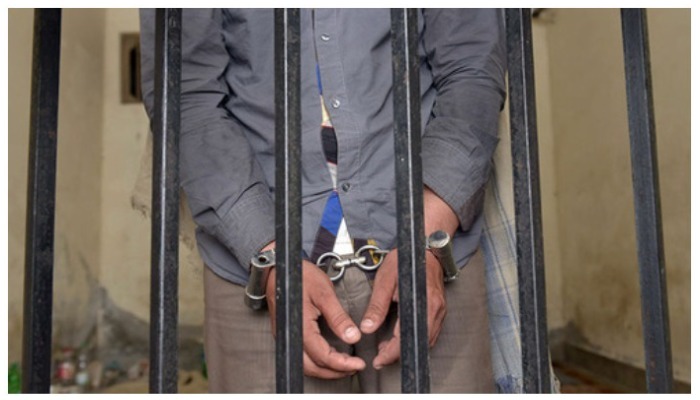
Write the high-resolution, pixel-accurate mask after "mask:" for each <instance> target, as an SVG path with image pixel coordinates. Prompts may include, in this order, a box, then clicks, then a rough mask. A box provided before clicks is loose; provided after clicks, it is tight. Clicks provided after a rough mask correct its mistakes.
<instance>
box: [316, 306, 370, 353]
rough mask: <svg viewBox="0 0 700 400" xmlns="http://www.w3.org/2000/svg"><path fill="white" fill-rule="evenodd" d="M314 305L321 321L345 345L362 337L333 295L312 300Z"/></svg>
mask: <svg viewBox="0 0 700 400" xmlns="http://www.w3.org/2000/svg"><path fill="white" fill-rule="evenodd" d="M312 301H313V303H314V305H315V306H316V308H318V310H319V311H320V312H321V315H322V316H323V319H325V320H326V323H327V324H328V326H329V327H330V328H331V330H332V331H333V333H335V335H336V336H337V337H338V338H340V340H342V341H343V342H345V343H347V344H354V343H357V342H358V341H359V340H360V337H361V336H362V335H361V334H360V330H359V329H357V326H356V325H355V323H354V322H352V318H350V316H349V315H348V313H346V312H345V310H344V309H343V307H342V306H341V305H340V302H339V301H338V298H337V297H336V296H335V294H333V295H330V296H325V297H324V298H322V299H318V300H317V299H312Z"/></svg>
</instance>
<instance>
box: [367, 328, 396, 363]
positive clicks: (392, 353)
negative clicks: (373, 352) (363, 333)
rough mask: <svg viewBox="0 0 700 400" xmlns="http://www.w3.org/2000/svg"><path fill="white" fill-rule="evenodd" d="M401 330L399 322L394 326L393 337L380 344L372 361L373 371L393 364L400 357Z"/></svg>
mask: <svg viewBox="0 0 700 400" xmlns="http://www.w3.org/2000/svg"><path fill="white" fill-rule="evenodd" d="M400 339H401V328H400V326H399V321H396V325H395V326H394V336H392V337H391V339H389V341H387V342H385V343H382V344H380V346H379V347H380V348H379V352H378V353H377V356H376V357H374V360H372V366H373V367H374V369H382V368H384V367H385V366H387V365H390V364H393V363H395V362H396V361H397V360H398V359H399V357H400V356H401V342H400Z"/></svg>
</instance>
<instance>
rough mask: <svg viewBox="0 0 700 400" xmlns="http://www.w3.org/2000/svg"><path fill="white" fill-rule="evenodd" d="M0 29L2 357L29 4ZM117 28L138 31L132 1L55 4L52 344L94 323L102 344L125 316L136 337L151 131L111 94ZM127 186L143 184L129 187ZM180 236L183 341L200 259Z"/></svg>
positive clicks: (18, 295) (196, 295)
mask: <svg viewBox="0 0 700 400" xmlns="http://www.w3.org/2000/svg"><path fill="white" fill-rule="evenodd" d="M8 30H9V38H10V40H9V49H8V51H9V57H8V58H9V60H10V62H9V71H8V73H9V94H10V98H11V99H12V101H11V102H10V103H9V115H10V121H9V139H8V142H9V149H10V151H9V160H8V161H9V167H10V168H9V170H10V171H9V181H8V185H9V196H8V198H9V261H8V262H9V277H10V278H11V279H10V283H11V284H10V285H9V286H10V289H9V294H8V302H9V305H8V306H9V307H8V311H9V321H8V322H9V327H8V334H9V338H10V342H9V355H8V358H9V360H10V361H11V362H13V361H19V359H20V358H21V332H22V282H23V271H24V234H25V231H24V224H25V208H26V174H27V154H28V150H27V147H28V138H29V136H28V133H29V97H30V79H31V49H32V31H33V10H30V9H11V10H10V18H9V27H8ZM125 32H138V11H137V10H135V9H107V10H75V9H65V10H64V12H63V30H62V49H61V51H62V54H61V77H60V79H61V80H60V99H59V100H60V107H59V128H58V131H59V139H58V166H57V171H58V172H57V199H56V203H57V208H56V239H55V248H56V250H55V253H56V254H55V260H56V264H55V283H54V287H55V289H54V338H55V343H56V344H60V345H70V346H79V345H80V344H81V343H82V342H83V341H84V340H85V339H87V338H89V337H90V335H91V334H92V333H93V332H94V331H93V329H95V328H96V325H98V326H97V329H98V331H100V333H101V334H100V335H99V336H100V339H101V340H102V341H103V343H102V344H103V345H105V346H109V345H110V343H108V342H107V343H104V340H112V339H113V337H112V336H110V332H109V330H110V329H112V328H113V326H110V324H111V325H114V324H122V323H124V324H126V321H128V324H127V325H124V326H125V327H126V329H125V331H126V332H127V333H128V334H130V335H131V334H133V335H134V337H133V338H131V339H130V340H136V341H139V342H140V344H143V343H144V342H145V341H146V340H147V321H148V319H149V304H150V300H149V294H150V214H148V210H147V209H148V208H150V180H149V176H150V159H149V157H148V153H146V157H145V159H142V158H143V157H144V153H145V152H147V151H148V150H149V149H147V139H148V137H149V135H150V134H149V129H148V120H147V118H146V114H145V111H144V109H143V105H142V104H140V103H139V104H126V105H125V104H121V102H120V92H119V79H120V71H119V63H120V60H119V57H120V53H119V46H120V35H121V34H122V33H125ZM142 164H143V166H142ZM137 183H140V185H138V186H139V187H140V188H141V189H142V190H140V191H135V188H136V187H137ZM144 206H145V207H144ZM182 213H183V215H184V220H183V222H182V226H183V230H189V231H191V230H192V229H193V228H192V222H191V219H190V218H189V211H187V210H186V209H184V208H183V210H182ZM190 236H191V235H190ZM190 236H187V237H184V238H183V240H182V241H181V246H180V247H181V251H180V260H181V264H180V307H179V311H180V323H181V325H182V326H185V327H190V328H191V329H189V330H185V331H184V332H181V336H185V337H188V338H192V337H198V336H201V329H199V328H197V327H200V326H201V325H202V321H203V291H202V264H201V261H200V260H199V257H198V255H197V252H196V249H195V246H194V242H193V240H192V238H191V237H190ZM115 318H116V321H115ZM98 320H99V321H102V323H100V324H97V321H98ZM122 333H124V332H122ZM136 347H137V349H136V350H137V351H142V350H143V348H142V347H139V346H136ZM143 355H144V356H145V355H146V354H143Z"/></svg>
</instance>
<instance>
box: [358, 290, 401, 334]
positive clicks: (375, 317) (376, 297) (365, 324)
mask: <svg viewBox="0 0 700 400" xmlns="http://www.w3.org/2000/svg"><path fill="white" fill-rule="evenodd" d="M395 291H396V288H395V284H394V282H393V281H392V280H391V279H382V280H381V281H380V280H379V279H375V282H374V288H373V289H372V297H371V298H370V300H369V305H368V306H367V310H366V311H365V315H364V316H363V317H362V323H361V324H360V329H361V330H362V332H363V333H367V334H369V333H374V331H376V330H377V329H378V328H379V326H380V325H381V324H382V323H383V322H384V319H385V318H386V315H387V313H389V306H391V298H392V296H393V295H394V292H395Z"/></svg>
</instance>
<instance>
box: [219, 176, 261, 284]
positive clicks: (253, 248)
mask: <svg viewBox="0 0 700 400" xmlns="http://www.w3.org/2000/svg"><path fill="white" fill-rule="evenodd" d="M262 186H263V185H256V186H253V187H252V188H250V189H249V190H248V191H246V193H245V197H244V198H241V199H240V200H239V201H238V202H236V205H235V206H234V207H233V208H231V210H229V212H228V213H227V214H226V215H224V216H223V217H222V219H221V221H220V223H219V225H218V226H217V231H218V232H216V233H217V234H216V236H217V237H219V238H220V239H221V240H222V242H223V243H224V245H225V246H226V247H227V248H228V249H229V251H231V253H233V255H234V256H235V257H236V259H237V260H238V262H239V263H240V265H241V266H243V268H245V270H246V271H248V270H250V260H251V259H252V258H253V256H254V255H256V254H257V253H258V252H260V250H261V249H262V248H263V247H265V245H266V244H268V243H270V242H271V241H273V240H275V215H274V212H271V210H274V202H273V201H272V198H271V196H270V193H269V191H268V190H267V188H264V187H262Z"/></svg>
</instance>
